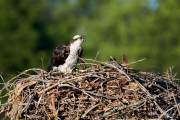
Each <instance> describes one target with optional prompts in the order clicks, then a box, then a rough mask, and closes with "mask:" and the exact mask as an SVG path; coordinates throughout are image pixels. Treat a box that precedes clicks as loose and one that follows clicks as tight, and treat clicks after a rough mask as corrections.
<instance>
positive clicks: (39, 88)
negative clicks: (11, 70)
mask: <svg viewBox="0 0 180 120" xmlns="http://www.w3.org/2000/svg"><path fill="white" fill-rule="evenodd" d="M78 66H80V67H79V69H77V70H76V71H75V72H73V73H72V74H60V73H53V72H50V73H48V72H46V71H44V70H41V69H30V70H26V71H24V72H23V73H21V74H20V75H18V76H16V77H14V78H12V79H11V80H9V81H8V82H7V83H6V84H5V85H4V88H3V89H2V90H1V94H2V93H3V91H5V90H7V92H8V93H6V94H5V95H4V96H6V95H8V101H7V102H6V103H5V104H2V105H1V113H6V115H7V116H9V117H10V118H11V119H13V120H15V119H27V120H47V119H52V120H53V119H61V120H74V119H76V120H78V119H81V120H83V119H86V120H100V119H101V120H103V119H104V120H115V119H180V89H179V86H178V85H177V84H175V83H174V82H173V81H172V80H171V79H172V76H170V75H169V74H168V75H166V76H163V75H157V74H154V73H149V72H141V71H138V70H134V69H130V68H127V67H123V66H122V65H121V64H118V63H117V62H116V61H111V62H109V63H103V62H97V61H87V62H85V63H83V64H79V65H78Z"/></svg>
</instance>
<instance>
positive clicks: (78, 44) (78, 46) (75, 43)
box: [70, 35, 84, 51]
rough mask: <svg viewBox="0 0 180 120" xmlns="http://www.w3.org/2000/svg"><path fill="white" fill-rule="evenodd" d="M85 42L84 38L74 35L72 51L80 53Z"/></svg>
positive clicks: (71, 45)
mask: <svg viewBox="0 0 180 120" xmlns="http://www.w3.org/2000/svg"><path fill="white" fill-rule="evenodd" d="M83 42H84V36H81V35H74V36H73V38H72V41H71V44H70V49H71V50H73V51H78V50H79V49H81V45H82V43H83Z"/></svg>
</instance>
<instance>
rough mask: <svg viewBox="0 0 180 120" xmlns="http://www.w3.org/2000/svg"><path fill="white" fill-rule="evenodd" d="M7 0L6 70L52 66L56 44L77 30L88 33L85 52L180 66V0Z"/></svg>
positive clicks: (0, 59)
mask: <svg viewBox="0 0 180 120" xmlns="http://www.w3.org/2000/svg"><path fill="white" fill-rule="evenodd" d="M148 3H149V2H148V0H111V1H110V0H101V1H96V0H86V1H85V0H38V1H36V0H1V1H0V15H1V16H0V72H3V73H8V74H10V73H17V72H20V71H22V70H24V69H27V68H30V67H43V68H46V67H47V65H48V61H49V56H50V55H51V51H52V49H53V47H55V46H56V45H58V44H61V43H63V42H66V40H69V39H70V38H71V37H72V36H73V35H74V34H84V35H85V36H86V39H87V41H86V43H85V44H84V47H85V53H84V56H85V57H89V58H95V56H96V55H98V59H102V60H107V59H108V58H109V56H114V57H116V58H118V60H121V56H122V54H127V55H128V56H129V59H130V61H135V60H138V59H142V58H146V61H145V62H143V63H141V64H136V67H139V68H141V69H147V70H153V71H154V70H157V71H161V72H162V71H165V69H167V68H168V67H169V66H175V70H176V71H180V65H179V64H178V62H179V58H180V56H179V53H180V36H179V24H180V23H179V21H180V16H179V12H180V7H179V4H178V3H179V2H178V0H158V3H159V7H158V8H157V9H155V10H152V9H149V7H148Z"/></svg>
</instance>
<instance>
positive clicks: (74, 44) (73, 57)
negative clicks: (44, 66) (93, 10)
mask: <svg viewBox="0 0 180 120" xmlns="http://www.w3.org/2000/svg"><path fill="white" fill-rule="evenodd" d="M83 42H84V37H83V36H80V35H75V36H73V38H72V40H71V41H70V43H69V44H64V45H60V46H57V47H56V48H55V49H54V51H53V54H52V58H51V64H50V66H49V68H48V71H51V70H52V71H57V72H61V73H71V72H72V71H73V69H74V65H76V63H77V60H78V58H79V57H80V56H81V55H82V47H81V46H82V43H83Z"/></svg>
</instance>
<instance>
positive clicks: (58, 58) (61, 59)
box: [48, 45, 70, 71]
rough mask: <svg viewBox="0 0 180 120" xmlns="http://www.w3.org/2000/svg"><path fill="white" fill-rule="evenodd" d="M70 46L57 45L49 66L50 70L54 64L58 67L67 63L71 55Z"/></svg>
mask: <svg viewBox="0 0 180 120" xmlns="http://www.w3.org/2000/svg"><path fill="white" fill-rule="evenodd" d="M69 52H70V51H69V46H68V45H60V46H58V47H56V48H55V49H54V51H53V55H52V58H51V63H50V66H49V67H48V71H50V70H52V67H53V66H56V67H58V66H59V65H62V64H64V63H65V60H66V58H67V57H68V55H69Z"/></svg>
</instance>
